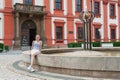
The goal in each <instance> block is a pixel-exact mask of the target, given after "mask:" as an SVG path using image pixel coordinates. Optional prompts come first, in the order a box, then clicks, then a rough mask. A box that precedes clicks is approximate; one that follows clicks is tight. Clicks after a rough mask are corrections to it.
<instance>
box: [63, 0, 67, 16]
mask: <svg viewBox="0 0 120 80" xmlns="http://www.w3.org/2000/svg"><path fill="white" fill-rule="evenodd" d="M67 1H68V0H64V15H67V8H68V7H67V6H68V3H67Z"/></svg>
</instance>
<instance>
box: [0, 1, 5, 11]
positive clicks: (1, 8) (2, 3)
mask: <svg viewBox="0 0 120 80" xmlns="http://www.w3.org/2000/svg"><path fill="white" fill-rule="evenodd" d="M4 7H5V0H0V10H3V9H4Z"/></svg>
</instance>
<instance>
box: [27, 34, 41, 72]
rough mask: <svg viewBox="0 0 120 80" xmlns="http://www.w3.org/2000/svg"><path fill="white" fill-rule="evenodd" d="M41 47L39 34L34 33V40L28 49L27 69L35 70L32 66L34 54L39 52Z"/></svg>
mask: <svg viewBox="0 0 120 80" xmlns="http://www.w3.org/2000/svg"><path fill="white" fill-rule="evenodd" d="M41 48H42V41H41V40H40V36H39V35H36V37H35V41H33V42H32V50H31V51H30V52H31V53H30V55H31V63H30V66H29V67H28V70H30V71H32V72H34V71H35V70H34V69H33V67H32V66H33V64H34V59H35V56H36V55H38V54H40V53H41Z"/></svg>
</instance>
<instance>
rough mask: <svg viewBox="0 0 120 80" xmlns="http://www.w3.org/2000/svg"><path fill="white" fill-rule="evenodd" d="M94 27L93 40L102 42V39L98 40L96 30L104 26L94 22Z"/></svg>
mask: <svg viewBox="0 0 120 80" xmlns="http://www.w3.org/2000/svg"><path fill="white" fill-rule="evenodd" d="M93 26H94V38H93V40H95V41H98V42H99V41H101V37H100V39H96V29H101V26H102V24H101V23H99V22H94V23H93Z"/></svg>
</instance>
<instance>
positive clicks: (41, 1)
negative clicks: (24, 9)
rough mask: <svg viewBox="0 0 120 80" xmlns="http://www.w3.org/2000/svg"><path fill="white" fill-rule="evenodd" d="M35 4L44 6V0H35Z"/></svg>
mask: <svg viewBox="0 0 120 80" xmlns="http://www.w3.org/2000/svg"><path fill="white" fill-rule="evenodd" d="M35 5H38V6H44V0H35Z"/></svg>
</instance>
